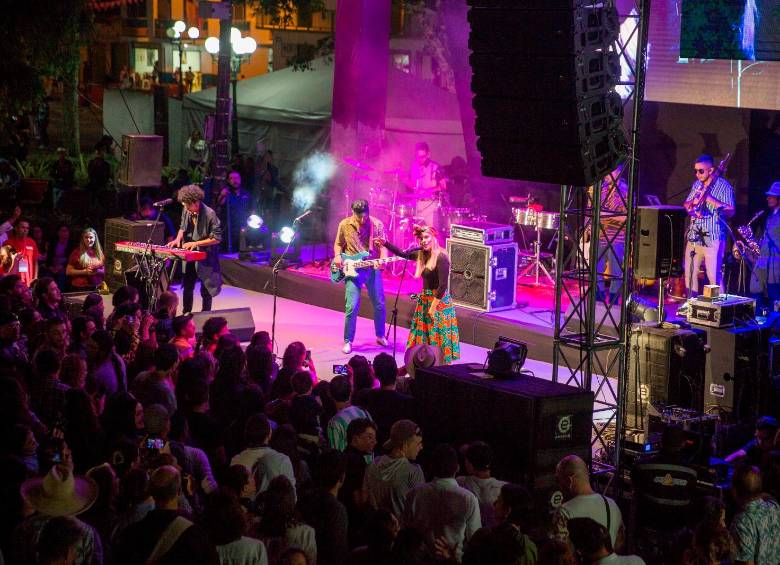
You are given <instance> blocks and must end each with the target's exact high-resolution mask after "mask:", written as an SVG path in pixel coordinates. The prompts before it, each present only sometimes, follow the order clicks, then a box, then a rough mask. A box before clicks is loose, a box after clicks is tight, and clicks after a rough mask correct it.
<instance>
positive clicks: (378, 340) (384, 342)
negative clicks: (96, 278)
mask: <svg viewBox="0 0 780 565" xmlns="http://www.w3.org/2000/svg"><path fill="white" fill-rule="evenodd" d="M376 344H377V345H381V346H382V347H387V340H386V339H385V338H384V337H383V336H381V335H380V336H377V338H376Z"/></svg>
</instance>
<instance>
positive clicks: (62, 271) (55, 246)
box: [44, 224, 73, 288]
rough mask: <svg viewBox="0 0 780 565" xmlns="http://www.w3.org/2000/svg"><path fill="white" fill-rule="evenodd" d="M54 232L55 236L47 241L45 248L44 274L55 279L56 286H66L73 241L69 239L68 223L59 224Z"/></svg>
mask: <svg viewBox="0 0 780 565" xmlns="http://www.w3.org/2000/svg"><path fill="white" fill-rule="evenodd" d="M55 233H56V237H55V238H54V239H52V240H50V241H49V244H48V246H47V249H46V261H45V262H44V267H45V269H46V274H47V275H48V276H50V277H51V278H53V279H54V280H55V281H56V283H57V286H59V287H60V288H66V285H67V281H68V278H67V276H66V271H67V267H68V260H69V259H70V254H71V253H72V252H73V243H72V242H71V240H70V227H69V226H68V224H60V225H59V226H58V227H57V231H56V232H55Z"/></svg>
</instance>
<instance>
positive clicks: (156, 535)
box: [115, 465, 219, 565]
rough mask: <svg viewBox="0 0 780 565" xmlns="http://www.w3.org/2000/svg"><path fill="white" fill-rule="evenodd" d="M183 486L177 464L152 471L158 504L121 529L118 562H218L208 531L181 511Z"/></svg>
mask: <svg viewBox="0 0 780 565" xmlns="http://www.w3.org/2000/svg"><path fill="white" fill-rule="evenodd" d="M181 487H182V484H181V474H180V473H179V471H178V469H176V468H175V467H171V466H167V465H164V466H162V467H158V468H157V469H156V470H155V471H154V472H153V473H152V476H151V479H150V482H149V493H150V494H151V496H152V498H153V499H154V505H155V508H154V510H151V511H150V512H149V513H148V514H147V515H146V516H145V517H144V518H143V519H142V520H140V521H139V522H137V523H135V524H132V525H130V526H128V527H127V528H126V529H125V530H124V532H122V535H121V536H120V538H119V543H118V544H117V551H116V556H115V557H116V562H117V563H118V564H120V565H121V564H122V563H127V564H131V563H132V564H137V563H148V562H151V563H157V562H159V563H188V562H196V563H213V564H217V563H219V557H218V555H217V551H216V548H215V547H214V545H213V544H212V542H211V541H210V540H209V537H208V536H207V535H206V532H204V531H203V530H201V528H200V527H199V526H198V525H196V524H193V523H192V522H191V521H190V520H187V519H186V518H183V517H182V516H179V515H178V513H177V511H178V508H179V494H180V493H181Z"/></svg>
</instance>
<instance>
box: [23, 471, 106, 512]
mask: <svg viewBox="0 0 780 565" xmlns="http://www.w3.org/2000/svg"><path fill="white" fill-rule="evenodd" d="M21 494H22V498H23V499H24V500H25V501H26V502H27V503H28V504H29V505H30V506H32V507H33V508H34V509H35V510H37V511H38V512H40V513H41V514H44V515H45V516H53V517H58V516H76V515H77V514H81V513H82V512H84V511H85V510H87V509H88V508H89V507H90V506H92V504H93V503H94V502H95V500H96V499H97V496H98V486H97V484H96V483H95V481H93V480H92V479H89V478H84V477H74V476H73V472H72V471H71V470H70V467H68V466H67V465H61V464H60V465H54V467H52V468H51V470H50V471H49V473H48V474H47V475H46V476H45V477H36V478H34V479H28V480H26V481H24V483H22V488H21Z"/></svg>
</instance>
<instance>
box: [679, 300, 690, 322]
mask: <svg viewBox="0 0 780 565" xmlns="http://www.w3.org/2000/svg"><path fill="white" fill-rule="evenodd" d="M689 309H690V305H689V304H688V302H687V301H685V302H683V304H682V306H680V307H679V308H678V309H677V317H678V318H686V317H687V316H688V310H689Z"/></svg>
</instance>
